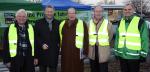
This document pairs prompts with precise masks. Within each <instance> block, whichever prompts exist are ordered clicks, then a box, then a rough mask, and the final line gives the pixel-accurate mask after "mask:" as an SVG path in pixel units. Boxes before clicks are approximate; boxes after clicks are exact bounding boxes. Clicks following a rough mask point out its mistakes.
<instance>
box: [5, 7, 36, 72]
mask: <svg viewBox="0 0 150 72" xmlns="http://www.w3.org/2000/svg"><path fill="white" fill-rule="evenodd" d="M15 17H16V18H15V19H16V20H15V22H14V23H13V24H10V26H9V27H8V28H7V29H6V30H5V32H4V40H3V48H4V50H3V61H4V64H5V65H6V66H7V67H8V68H9V70H10V72H34V58H33V56H34V29H33V27H32V25H31V24H28V22H27V12H26V11H25V10H24V9H19V10H18V11H17V12H16V15H15ZM35 61H36V60H35ZM35 63H36V62H35Z"/></svg>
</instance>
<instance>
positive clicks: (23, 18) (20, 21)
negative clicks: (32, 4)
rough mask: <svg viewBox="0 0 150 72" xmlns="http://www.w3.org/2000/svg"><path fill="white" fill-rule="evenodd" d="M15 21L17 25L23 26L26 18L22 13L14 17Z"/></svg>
mask: <svg viewBox="0 0 150 72" xmlns="http://www.w3.org/2000/svg"><path fill="white" fill-rule="evenodd" d="M16 20H17V22H18V24H25V22H26V21H27V16H26V14H25V13H24V12H20V13H18V15H17V16H16Z"/></svg>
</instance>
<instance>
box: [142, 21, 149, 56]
mask: <svg viewBox="0 0 150 72" xmlns="http://www.w3.org/2000/svg"><path fill="white" fill-rule="evenodd" d="M140 35H141V48H142V50H141V56H142V57H146V56H147V54H148V49H149V37H148V35H149V32H148V28H147V26H146V22H145V21H144V22H143V24H142V26H141V29H140Z"/></svg>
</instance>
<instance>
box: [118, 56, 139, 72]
mask: <svg viewBox="0 0 150 72" xmlns="http://www.w3.org/2000/svg"><path fill="white" fill-rule="evenodd" d="M119 60H120V66H121V72H139V71H140V61H139V60H127V59H119Z"/></svg>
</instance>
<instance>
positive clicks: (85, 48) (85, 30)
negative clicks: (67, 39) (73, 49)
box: [83, 22, 89, 56]
mask: <svg viewBox="0 0 150 72" xmlns="http://www.w3.org/2000/svg"><path fill="white" fill-rule="evenodd" d="M88 39H89V35H88V27H87V24H86V23H85V22H84V43H83V44H84V45H83V48H84V52H83V54H84V55H86V56H87V55H88V47H89V40H88Z"/></svg>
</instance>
